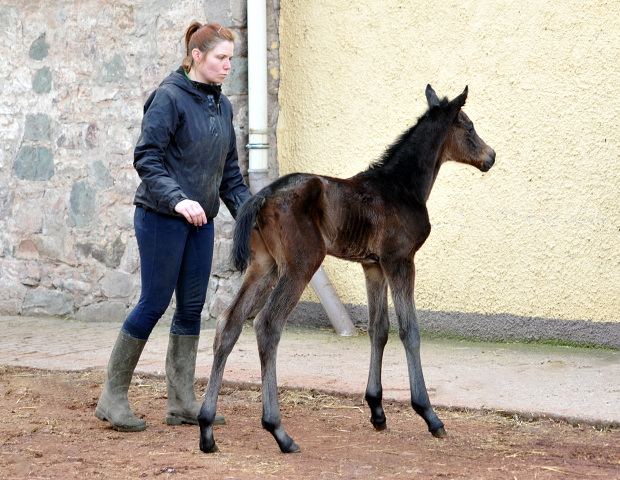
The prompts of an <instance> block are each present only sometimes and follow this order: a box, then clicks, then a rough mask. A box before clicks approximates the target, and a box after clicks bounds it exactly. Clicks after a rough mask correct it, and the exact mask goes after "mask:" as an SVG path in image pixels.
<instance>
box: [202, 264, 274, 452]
mask: <svg viewBox="0 0 620 480" xmlns="http://www.w3.org/2000/svg"><path fill="white" fill-rule="evenodd" d="M275 278H276V270H275V264H273V266H270V265H260V264H259V262H255V263H253V264H252V265H250V268H249V269H248V272H247V273H246V276H245V278H244V281H243V285H242V286H241V289H240V290H239V293H238V294H237V296H236V298H235V300H234V301H233V303H232V304H231V305H230V306H229V307H228V309H226V311H225V312H224V313H223V314H222V315H221V316H220V318H218V322H217V328H216V333H215V339H214V341H213V365H212V366H211V375H210V376H209V383H208V384H207V391H206V393H205V398H204V401H203V403H202V407H201V409H200V414H199V415H198V424H199V425H200V450H202V451H203V452H206V453H210V452H217V451H218V448H217V445H216V444H215V440H214V439H213V422H214V420H215V413H216V409H217V397H218V395H219V392H220V388H221V387H222V377H223V375H224V367H225V366H226V360H227V359H228V355H230V352H231V351H232V349H233V347H234V346H235V343H237V340H238V339H239V335H240V334H241V331H242V329H243V322H244V321H245V320H246V318H248V316H249V315H250V313H251V312H252V310H253V308H254V307H255V305H256V304H257V303H258V301H259V300H260V299H261V297H262V296H263V295H264V294H265V293H266V292H267V291H268V290H269V288H270V287H271V286H272V285H273V283H274V281H275Z"/></svg>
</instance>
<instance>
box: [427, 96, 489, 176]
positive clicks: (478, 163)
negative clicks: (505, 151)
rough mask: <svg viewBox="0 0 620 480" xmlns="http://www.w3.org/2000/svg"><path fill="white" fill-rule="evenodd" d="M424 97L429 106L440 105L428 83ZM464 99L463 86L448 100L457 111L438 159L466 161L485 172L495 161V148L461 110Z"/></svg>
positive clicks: (443, 160) (442, 160) (465, 97)
mask: <svg viewBox="0 0 620 480" xmlns="http://www.w3.org/2000/svg"><path fill="white" fill-rule="evenodd" d="M426 99H427V101H428V106H429V108H433V107H435V106H439V105H440V100H439V98H438V97H437V94H436V93H435V91H434V90H433V89H432V87H431V86H430V85H428V86H427V87H426ZM466 99H467V87H465V90H464V91H463V93H461V94H460V95H459V96H458V97H456V98H455V99H454V100H452V102H450V104H452V105H453V106H454V107H456V108H458V111H457V113H456V117H455V119H454V122H453V124H452V128H450V132H449V133H448V138H447V139H446V142H445V143H444V147H443V150H442V152H441V157H440V158H441V160H440V161H441V162H442V163H443V162H446V161H448V160H453V161H455V162H460V163H466V164H468V165H473V166H474V167H476V168H478V169H479V170H481V171H483V172H486V171H488V170H489V169H490V168H491V167H492V166H493V164H494V163H495V150H493V149H492V148H491V147H489V146H488V145H487V144H486V143H485V141H484V140H482V139H481V138H480V137H479V136H478V134H477V133H476V130H474V124H473V122H472V121H471V120H470V119H469V117H468V116H467V115H466V114H465V112H463V110H461V108H462V107H463V105H465V100H466Z"/></svg>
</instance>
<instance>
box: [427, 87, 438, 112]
mask: <svg viewBox="0 0 620 480" xmlns="http://www.w3.org/2000/svg"><path fill="white" fill-rule="evenodd" d="M426 101H427V102H428V108H433V107H438V106H439V97H437V94H436V93H435V90H433V87H431V86H430V84H429V85H427V86H426Z"/></svg>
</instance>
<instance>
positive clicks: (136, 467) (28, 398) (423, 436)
mask: <svg viewBox="0 0 620 480" xmlns="http://www.w3.org/2000/svg"><path fill="white" fill-rule="evenodd" d="M103 380H104V372H102V371H89V372H79V373H76V372H57V371H52V372H50V371H41V370H33V369H26V368H9V367H0V478H2V479H14V478H63V479H65V478H67V479H68V478H95V479H97V478H175V479H176V478H178V479H181V478H191V479H245V478H264V479H269V478H278V479H298V478H344V479H347V478H372V479H382V478H420V479H427V478H428V479H430V478H446V479H452V478H454V479H510V480H514V479H516V480H522V479H541V480H543V479H565V478H566V479H571V478H588V477H592V478H600V479H618V478H620V430H617V429H615V430H614V429H611V430H610V429H607V430H604V431H600V430H597V429H595V428H593V427H590V426H576V427H575V426H570V425H567V424H565V423H561V422H556V421H551V420H549V419H544V420H535V421H527V420H524V419H521V418H515V417H508V416H502V415H501V413H497V412H479V411H468V412H462V411H461V412H457V411H446V410H438V414H439V416H440V418H442V420H443V421H444V423H445V424H446V431H447V432H448V438H447V439H441V440H439V439H435V438H433V437H432V436H431V435H430V434H429V433H428V432H427V431H426V428H425V424H424V423H423V421H422V420H421V419H420V418H419V417H417V416H416V415H415V414H414V413H413V411H412V410H411V408H410V407H409V406H407V405H404V404H388V405H386V408H385V410H386V415H387V418H388V429H387V430H385V431H383V432H376V431H374V429H373V428H372V426H371V424H370V422H369V420H368V418H369V416H370V414H369V411H368V407H367V406H366V405H364V404H363V403H362V394H361V392H360V396H359V398H342V397H333V396H329V395H326V394H323V393H320V392H315V391H288V390H286V391H282V392H281V395H280V405H281V408H282V414H283V418H284V425H285V427H286V429H287V431H288V433H289V434H290V435H291V436H292V437H293V438H294V439H295V441H296V442H297V443H298V444H299V445H300V446H301V448H302V450H301V452H300V453H297V454H289V455H284V454H282V453H280V450H279V449H278V447H277V444H276V442H275V440H273V438H272V437H271V436H270V435H269V434H268V433H267V432H266V431H264V430H262V428H261V423H260V413H261V404H260V392H259V391H257V390H252V389H243V388H240V387H230V386H228V387H225V388H223V390H222V394H221V395H220V400H219V403H218V411H219V412H221V413H223V414H224V416H225V417H226V419H227V422H228V424H227V425H226V426H221V427H216V429H215V438H216V442H217V443H218V446H219V448H220V452H219V453H217V454H210V455H206V454H203V453H202V452H201V451H200V450H199V448H198V427H197V426H189V425H182V426H178V427H170V426H167V425H166V424H165V420H164V418H165V409H166V396H165V395H166V390H165V383H164V381H163V379H161V378H137V379H136V382H135V384H134V385H132V387H131V389H130V400H131V402H132V406H133V409H134V411H135V412H136V414H137V415H139V416H141V417H142V418H144V419H146V421H147V423H148V428H147V430H146V431H144V432H140V433H118V432H115V431H114V430H111V429H110V428H109V426H108V424H107V422H101V421H99V420H97V419H96V418H95V416H94V414H93V412H94V408H95V405H96V402H97V399H98V397H99V394H100V392H101V389H102V386H103ZM197 388H198V391H199V392H201V391H204V385H199V386H198V387H197Z"/></svg>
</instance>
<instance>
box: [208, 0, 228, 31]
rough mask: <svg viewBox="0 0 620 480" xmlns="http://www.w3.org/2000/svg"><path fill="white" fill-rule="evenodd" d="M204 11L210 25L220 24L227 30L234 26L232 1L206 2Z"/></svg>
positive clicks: (214, 0)
mask: <svg viewBox="0 0 620 480" xmlns="http://www.w3.org/2000/svg"><path fill="white" fill-rule="evenodd" d="M204 11H205V18H206V19H207V22H208V23H219V24H220V25H222V26H224V27H226V28H230V27H232V26H233V12H232V8H231V0H204Z"/></svg>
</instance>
